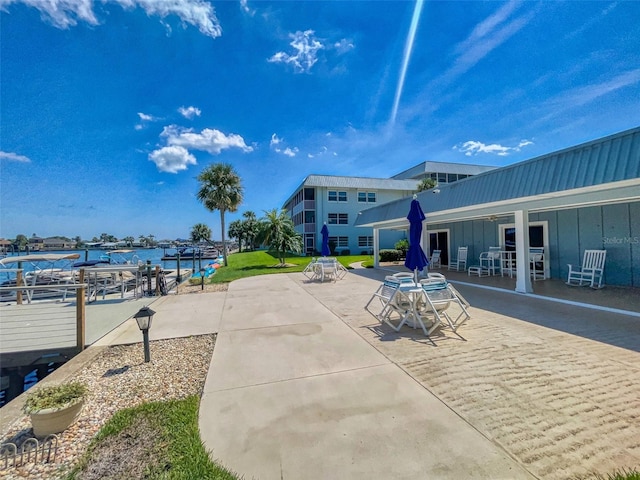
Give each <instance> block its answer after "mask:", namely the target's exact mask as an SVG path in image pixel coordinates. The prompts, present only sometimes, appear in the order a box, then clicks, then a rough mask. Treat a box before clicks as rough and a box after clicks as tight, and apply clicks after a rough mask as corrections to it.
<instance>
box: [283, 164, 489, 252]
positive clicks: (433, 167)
mask: <svg viewBox="0 0 640 480" xmlns="http://www.w3.org/2000/svg"><path fill="white" fill-rule="evenodd" d="M494 168H495V167H489V166H486V165H467V164H460V163H445V162H422V163H420V164H419V165H416V166H415V167H412V168H410V169H408V170H405V171H404V172H401V173H399V174H397V175H395V176H394V177H391V178H368V177H344V176H334V175H309V176H308V177H307V178H305V179H304V181H303V182H302V184H300V186H299V187H298V188H296V190H295V192H294V193H293V194H292V195H291V196H290V197H289V198H288V199H287V200H286V202H285V203H284V208H285V209H286V210H287V211H288V212H289V215H290V216H291V218H292V219H293V224H294V226H295V228H296V231H297V232H298V233H300V234H301V235H302V236H303V242H304V243H303V245H304V251H305V253H306V254H307V255H313V254H314V253H316V252H317V251H318V250H320V242H321V238H322V236H321V234H320V230H321V229H322V226H323V225H324V224H325V223H326V224H327V226H328V228H329V245H330V246H332V247H333V248H334V253H335V254H341V253H347V251H348V252H349V253H351V254H354V255H356V254H361V253H364V254H369V253H371V252H372V251H373V229H372V228H370V227H357V226H355V225H354V224H355V223H356V222H355V220H356V218H357V216H358V215H359V213H360V212H362V211H363V210H366V209H368V208H371V207H375V206H377V205H382V204H384V203H388V202H391V201H393V200H397V199H400V198H404V197H407V196H411V195H413V194H414V193H415V192H416V191H417V189H418V184H419V183H420V180H422V179H423V178H433V179H435V180H436V181H437V182H438V183H450V182H455V181H457V180H460V179H463V178H467V177H470V176H473V175H477V174H479V173H483V172H486V171H489V170H492V169H494ZM403 238H406V232H405V231H404V230H397V231H394V230H389V231H385V232H381V235H380V238H379V242H380V244H379V245H380V248H394V245H395V243H396V242H397V241H398V240H401V239H403Z"/></svg>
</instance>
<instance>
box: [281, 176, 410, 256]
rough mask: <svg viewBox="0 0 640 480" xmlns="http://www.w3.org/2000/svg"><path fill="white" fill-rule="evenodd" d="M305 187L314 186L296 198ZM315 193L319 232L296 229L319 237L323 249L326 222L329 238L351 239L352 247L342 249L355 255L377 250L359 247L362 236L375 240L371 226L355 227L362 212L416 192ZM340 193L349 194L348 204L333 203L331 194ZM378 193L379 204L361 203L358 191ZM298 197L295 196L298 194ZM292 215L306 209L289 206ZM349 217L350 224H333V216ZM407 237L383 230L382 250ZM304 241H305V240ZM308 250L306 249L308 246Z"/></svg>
mask: <svg viewBox="0 0 640 480" xmlns="http://www.w3.org/2000/svg"><path fill="white" fill-rule="evenodd" d="M305 188H310V187H302V188H301V189H299V190H298V191H296V195H297V193H298V192H300V191H304V189H305ZM313 188H314V190H315V193H314V196H315V200H314V202H315V230H314V231H313V232H308V231H307V232H305V224H304V223H302V224H299V225H296V226H295V229H296V232H298V233H299V234H301V235H303V239H304V234H305V233H306V234H309V233H312V234H314V235H315V250H316V251H319V250H320V242H321V241H322V235H321V234H320V230H321V229H322V226H323V225H324V223H325V222H326V223H327V227H328V228H329V236H330V237H345V236H346V237H349V244H348V246H347V247H340V248H339V251H341V250H345V249H348V250H349V251H350V252H351V254H353V255H358V254H360V253H361V252H368V251H373V245H371V246H369V247H361V246H359V242H358V237H361V236H365V237H373V228H371V227H355V226H353V224H354V223H355V220H356V218H357V216H358V212H361V211H362V210H365V209H367V208H372V207H375V206H377V205H382V204H383V203H387V202H391V201H393V200H397V199H399V198H403V197H406V196H409V195H411V194H412V193H413V191H409V190H406V191H405V190H376V189H357V188H343V187H313ZM330 190H331V191H340V192H347V201H346V202H335V201H329V191H330ZM363 191H366V192H375V193H376V202H375V203H364V202H358V192H363ZM294 197H295V195H294ZM285 208H286V209H287V210H288V212H289V214H290V215H292V216H293V215H295V214H297V213H299V212H301V211H302V210H303V205H302V203H297V204H294V202H293V201H292V202H290V203H289V204H287V205H286V206H285ZM330 213H331V214H333V213H335V214H347V215H348V222H347V224H346V225H335V224H329V214H330ZM406 237H407V234H406V232H405V231H396V230H390V231H383V232H381V235H380V248H383V249H385V248H394V245H395V243H396V242H397V241H398V240H400V239H402V238H406ZM303 241H304V240H303ZM305 248H306V247H305Z"/></svg>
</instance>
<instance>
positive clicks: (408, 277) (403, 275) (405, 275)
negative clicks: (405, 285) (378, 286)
mask: <svg viewBox="0 0 640 480" xmlns="http://www.w3.org/2000/svg"><path fill="white" fill-rule="evenodd" d="M391 276H392V277H393V278H397V279H398V280H400V281H401V282H413V277H414V274H413V273H411V272H397V273H394V274H392V275H391Z"/></svg>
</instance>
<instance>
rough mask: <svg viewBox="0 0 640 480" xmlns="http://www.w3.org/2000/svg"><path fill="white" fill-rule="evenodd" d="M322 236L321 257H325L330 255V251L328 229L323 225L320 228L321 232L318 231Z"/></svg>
mask: <svg viewBox="0 0 640 480" xmlns="http://www.w3.org/2000/svg"><path fill="white" fill-rule="evenodd" d="M320 233H321V234H322V252H321V253H322V256H323V257H326V256H328V255H331V250H330V249H329V229H328V228H327V224H326V223H325V224H324V225H323V226H322V230H320Z"/></svg>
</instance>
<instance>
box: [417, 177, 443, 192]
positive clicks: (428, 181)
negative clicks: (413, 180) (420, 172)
mask: <svg viewBox="0 0 640 480" xmlns="http://www.w3.org/2000/svg"><path fill="white" fill-rule="evenodd" d="M436 185H438V182H437V181H435V180H434V179H433V178H423V179H422V180H420V183H418V191H419V192H424V191H425V190H430V189H432V188H434V187H435V186H436Z"/></svg>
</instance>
